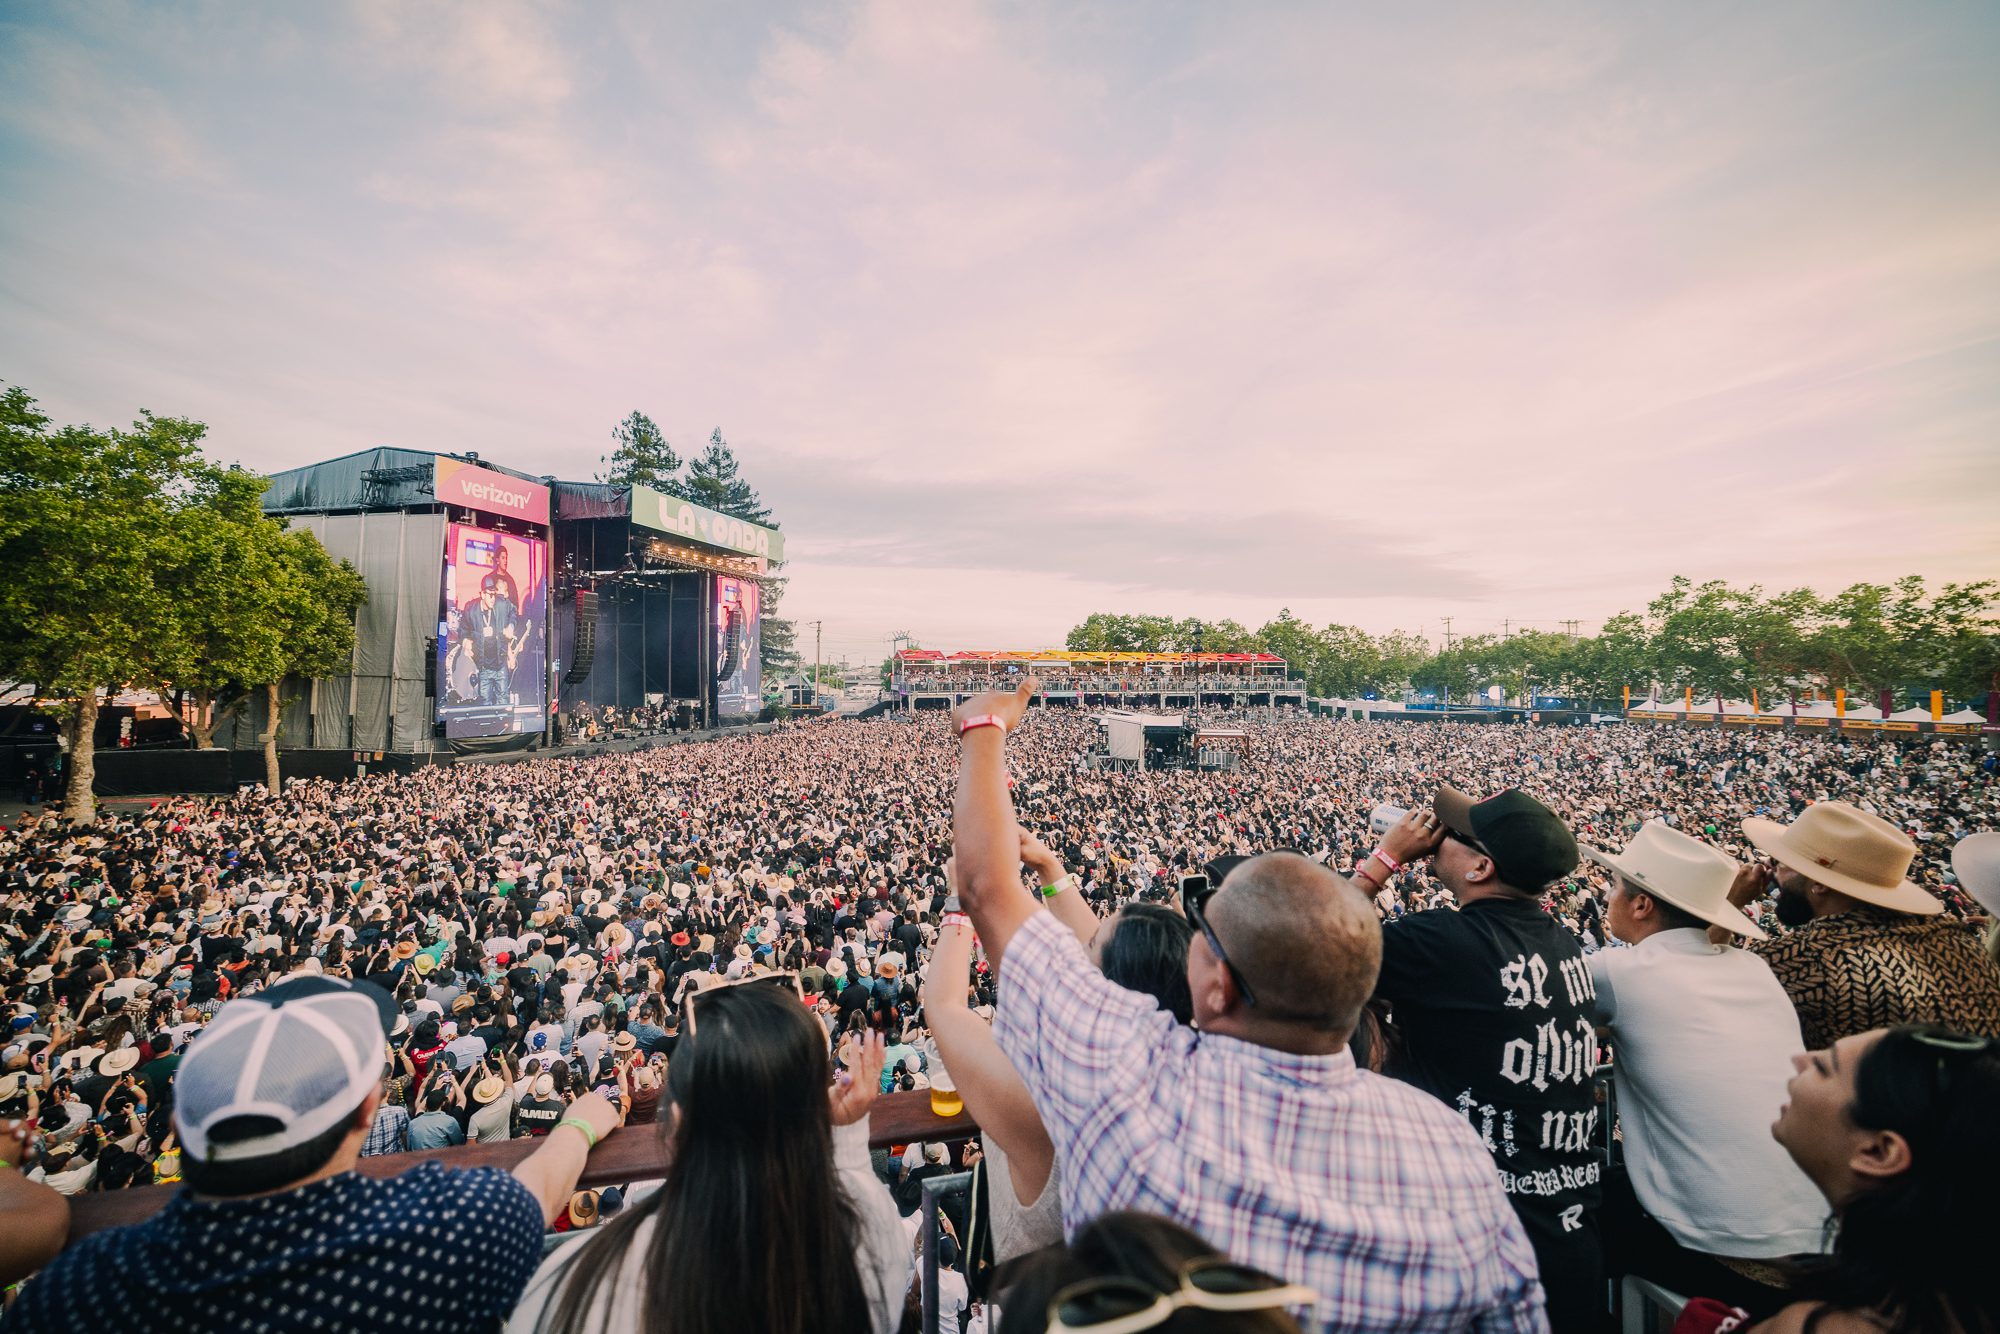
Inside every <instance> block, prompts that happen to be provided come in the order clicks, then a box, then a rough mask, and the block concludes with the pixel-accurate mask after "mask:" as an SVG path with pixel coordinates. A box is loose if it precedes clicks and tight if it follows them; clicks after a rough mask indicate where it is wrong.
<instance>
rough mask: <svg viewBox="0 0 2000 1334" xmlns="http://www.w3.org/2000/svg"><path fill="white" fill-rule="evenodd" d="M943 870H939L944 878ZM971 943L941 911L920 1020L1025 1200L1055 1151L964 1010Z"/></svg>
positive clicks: (1024, 1091)
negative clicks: (928, 1028) (925, 1026)
mask: <svg viewBox="0 0 2000 1334" xmlns="http://www.w3.org/2000/svg"><path fill="white" fill-rule="evenodd" d="M951 870H952V867H951V863H949V862H947V863H946V864H945V872H946V876H947V878H949V877H950V876H951ZM972 941H973V936H972V924H971V923H970V922H968V921H967V920H966V918H965V916H964V914H962V913H955V912H950V911H947V912H946V913H945V918H944V924H943V925H942V926H940V927H939V928H938V943H937V949H936V951H935V952H933V953H932V955H931V967H930V973H929V975H928V976H927V977H925V979H924V1019H925V1021H926V1022H927V1023H928V1024H929V1025H930V1030H931V1037H932V1038H933V1039H934V1040H935V1041H936V1042H937V1047H938V1055H939V1056H941V1057H943V1058H944V1064H945V1069H947V1070H949V1071H951V1077H952V1080H953V1082H955V1083H956V1084H957V1085H958V1092H959V1095H960V1096H961V1097H963V1098H964V1099H965V1106H966V1109H967V1110H968V1111H970V1112H971V1113H972V1118H973V1120H975V1121H977V1122H979V1128H980V1129H981V1130H983V1131H985V1132H986V1133H987V1134H989V1135H991V1136H992V1137H993V1141H994V1143H996V1144H998V1145H999V1146H1000V1151H1001V1152H1002V1153H1004V1154H1006V1155H1007V1163H1008V1167H1009V1170H1010V1172H1011V1174H1012V1176H1013V1178H1014V1193H1015V1195H1016V1197H1017V1198H1019V1199H1023V1200H1033V1199H1036V1198H1037V1197H1039V1196H1040V1195H1041V1193H1042V1187H1043V1186H1045V1185H1047V1184H1048V1179H1049V1172H1050V1171H1051V1170H1052V1169H1053V1168H1054V1166H1055V1153H1056V1150H1055V1144H1054V1142H1053V1141H1051V1140H1050V1139H1049V1132H1048V1130H1047V1128H1046V1127H1044V1126H1043V1125H1042V1118H1041V1114H1040V1113H1038V1112H1037V1111H1036V1110H1035V1100H1034V1099H1033V1098H1032V1097H1030V1096H1029V1094H1028V1085H1027V1083H1026V1081H1024V1080H1023V1079H1022V1078H1021V1075H1020V1072H1019V1071H1017V1070H1015V1069H1014V1065H1013V1062H1011V1061H1009V1060H1008V1059H1007V1054H1006V1053H1005V1052H1003V1051H1001V1050H1000V1044H999V1042H998V1041H996V1040H995V1039H994V1037H993V1030H992V1028H991V1027H989V1026H988V1025H987V1023H986V1021H985V1020H984V1019H981V1018H980V1017H979V1016H978V1015H976V1014H974V1013H973V1012H972V1010H971V1009H970V1008H969V1007H968V1006H967V1005H966V1002H965V993H966V988H967V987H968V986H969V985H970V983H971V980H972Z"/></svg>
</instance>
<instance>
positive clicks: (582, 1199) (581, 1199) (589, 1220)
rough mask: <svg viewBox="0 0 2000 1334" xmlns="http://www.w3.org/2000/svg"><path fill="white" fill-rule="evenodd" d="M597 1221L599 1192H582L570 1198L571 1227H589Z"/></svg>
mask: <svg viewBox="0 0 2000 1334" xmlns="http://www.w3.org/2000/svg"><path fill="white" fill-rule="evenodd" d="M596 1221H597V1192H596V1191H594V1190H580V1191H578V1192H577V1193H576V1194H574V1195H572V1196H570V1197H569V1222H570V1226H571V1227H589V1226H590V1225H591V1224H593V1223H595V1222H596Z"/></svg>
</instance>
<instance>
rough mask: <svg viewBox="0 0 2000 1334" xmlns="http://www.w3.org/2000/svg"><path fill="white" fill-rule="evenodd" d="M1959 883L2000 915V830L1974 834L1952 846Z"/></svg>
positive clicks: (1973, 896) (1983, 906)
mask: <svg viewBox="0 0 2000 1334" xmlns="http://www.w3.org/2000/svg"><path fill="white" fill-rule="evenodd" d="M1951 869H1952V871H1953V873H1954V874H1956V875H1957V876H1958V887H1959V888H1960V889H1963V890H1964V891H1965V892H1966V893H1967V894H1970V895H1971V896H1972V900H1973V902H1975V903H1977V904H1978V905H1979V906H1980V907H1982V908H1984V909H1986V911H1987V912H1990V913H1993V914H1995V915H1997V916H2000V834H1974V835H1972V836H1971V837H1970V838H1965V839H1961V840H1959V844H1958V846H1957V847H1955V848H1953V849H1952V850H1951Z"/></svg>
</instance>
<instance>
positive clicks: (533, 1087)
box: [528, 1075, 556, 1098]
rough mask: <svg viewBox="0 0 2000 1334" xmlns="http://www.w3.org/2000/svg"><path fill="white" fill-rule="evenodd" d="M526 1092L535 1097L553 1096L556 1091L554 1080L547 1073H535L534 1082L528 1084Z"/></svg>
mask: <svg viewBox="0 0 2000 1334" xmlns="http://www.w3.org/2000/svg"><path fill="white" fill-rule="evenodd" d="M528 1092H530V1093H532V1094H533V1095H534V1096H536V1097H537V1098H553V1097H554V1096H555V1093H556V1081H555V1080H554V1078H552V1077H551V1076H549V1075H536V1076H535V1082H534V1083H533V1084H530V1085H529V1086H528Z"/></svg>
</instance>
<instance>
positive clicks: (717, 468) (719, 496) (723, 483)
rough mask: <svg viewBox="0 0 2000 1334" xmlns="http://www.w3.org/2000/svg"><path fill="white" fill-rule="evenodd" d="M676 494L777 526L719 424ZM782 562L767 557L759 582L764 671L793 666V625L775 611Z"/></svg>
mask: <svg viewBox="0 0 2000 1334" xmlns="http://www.w3.org/2000/svg"><path fill="white" fill-rule="evenodd" d="M679 494H680V495H681V497H682V498H683V499H685V500H690V501H693V502H694V503H695V504H697V505H701V506H704V507H706V508H708V509H712V510H716V511H719V512H720V513H723V514H727V515H729V516H731V517H732V518H737V519H742V520H744V521H745V522H747V523H760V524H763V525H764V526H765V527H767V528H776V527H778V526H779V524H778V521H777V520H775V519H773V518H772V517H771V510H770V507H769V506H767V505H765V503H764V500H763V497H761V496H759V495H758V494H757V488H756V487H754V486H751V485H750V483H749V482H748V481H747V480H745V479H744V478H743V476H742V475H741V465H739V464H738V463H737V461H736V451H734V450H732V449H731V448H730V447H729V442H728V441H727V440H724V439H723V438H722V428H721V427H720V426H718V427H716V428H715V430H714V431H713V432H711V433H710V435H709V437H708V447H707V448H705V449H703V450H702V452H701V454H700V455H699V456H698V457H696V458H695V460H694V461H693V462H692V463H690V464H688V476H687V483H686V486H685V488H684V489H683V490H682V491H681V492H680V493H679ZM784 567H785V565H784V562H783V561H772V562H771V569H770V572H769V573H768V574H767V575H766V576H765V578H764V581H763V585H764V620H763V634H762V636H761V642H760V643H759V646H758V655H757V656H758V662H759V663H760V665H761V666H762V667H763V669H764V674H765V675H767V676H780V675H783V674H784V673H786V672H789V671H793V670H796V669H797V667H798V665H799V653H798V627H797V626H795V625H793V624H792V623H791V622H790V621H788V620H784V619H782V618H780V617H779V616H778V614H777V611H778V606H779V604H780V603H782V602H783V601H784V598H785V581H784V580H783V579H781V578H779V577H778V576H777V571H779V570H782V569H783V568H784Z"/></svg>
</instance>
